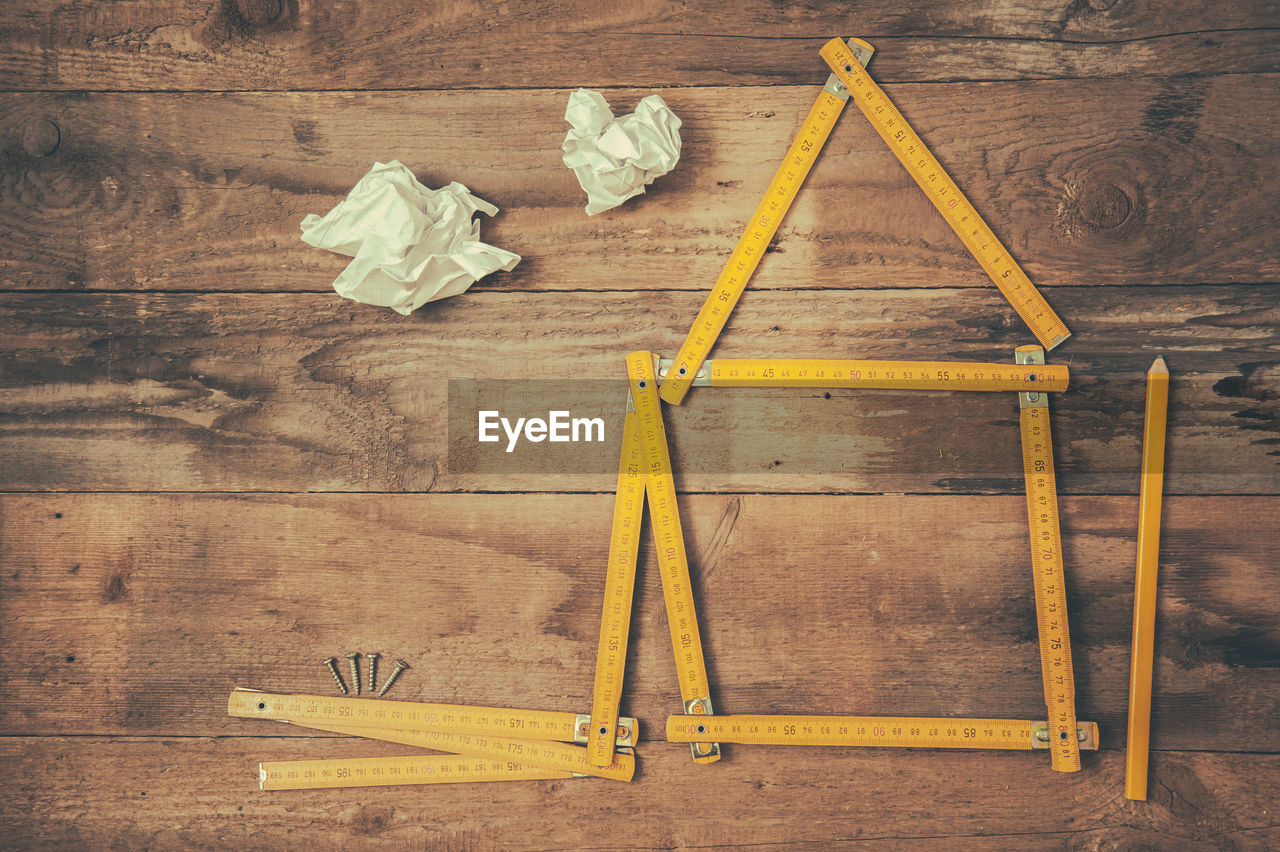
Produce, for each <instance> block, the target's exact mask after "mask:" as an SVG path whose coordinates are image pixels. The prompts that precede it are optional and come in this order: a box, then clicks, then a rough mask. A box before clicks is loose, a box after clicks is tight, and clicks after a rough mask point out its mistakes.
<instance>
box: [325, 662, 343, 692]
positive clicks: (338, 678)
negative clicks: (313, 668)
mask: <svg viewBox="0 0 1280 852" xmlns="http://www.w3.org/2000/svg"><path fill="white" fill-rule="evenodd" d="M324 664H325V666H327V667H328V669H329V674H331V675H333V682H334V683H336V684H337V685H338V691H339V692H341V693H342V694H343V695H346V694H347V685H346V684H345V683H343V682H342V675H340V674H338V658H337V657H330V658H329V659H327V660H325V661H324Z"/></svg>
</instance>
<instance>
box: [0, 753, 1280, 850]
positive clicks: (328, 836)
mask: <svg viewBox="0 0 1280 852" xmlns="http://www.w3.org/2000/svg"><path fill="white" fill-rule="evenodd" d="M730 748H732V749H733V751H732V753H731V754H730V756H729V757H728V758H727V759H725V760H722V761H720V762H719V763H717V764H716V765H715V766H714V767H712V768H707V769H701V768H694V767H691V766H690V765H689V760H688V750H687V749H683V750H680V749H678V747H676V746H666V745H651V746H646V747H645V749H644V751H643V756H642V758H641V763H640V769H639V771H638V773H637V777H636V781H635V782H633V783H631V784H610V783H609V782H595V781H592V780H591V779H574V780H570V781H554V782H553V781H530V782H514V783H510V784H504V785H501V786H497V787H495V786H493V785H483V784H460V785H450V786H438V787H433V788H431V789H430V790H428V791H424V790H423V788H420V787H398V788H397V787H385V788H367V789H362V790H308V791H304V792H284V793H263V792H260V791H259V790H258V789H257V781H256V776H255V774H254V773H255V767H256V764H257V762H258V761H259V760H262V759H265V758H268V757H270V758H280V759H290V758H298V757H306V756H308V755H312V754H316V753H323V754H327V755H333V756H363V755H369V754H382V753H388V754H395V753H397V752H396V751H395V750H394V747H392V746H386V745H385V744H378V743H361V742H359V741H348V740H341V741H340V740H327V741H316V740H300V739H271V738H262V739H258V738H254V739H249V738H238V737H237V738H220V739H177V740H155V739H105V738H74V739H68V738H61V737H40V738H33V739H16V738H4V739H0V759H2V760H4V762H5V765H6V766H7V767H9V768H10V771H11V773H12V774H11V776H10V778H9V782H8V783H6V784H5V785H4V786H3V787H2V788H0V803H2V804H3V805H4V811H5V813H6V818H5V824H6V841H7V842H8V843H9V844H11V845H14V846H20V847H27V846H44V847H49V846H82V845H83V846H93V847H108V846H111V847H114V846H121V847H128V848H157V847H165V848H172V847H183V848H214V847H216V848H227V847H246V846H251V847H260V846H272V847H279V846H288V847H291V848H292V847H303V846H314V847H318V848H334V847H345V848H352V847H356V846H370V845H373V844H379V845H387V846H396V847H400V848H404V847H413V848H430V849H467V850H475V852H481V850H491V849H504V850H507V849H512V850H515V849H530V850H532V849H549V848H555V849H564V850H576V849H605V848H617V846H618V841H619V838H626V842H627V844H628V848H651V847H652V848H663V849H689V848H699V849H701V848H726V847H730V846H732V847H735V848H737V847H740V846H741V845H743V844H747V845H750V846H752V847H756V846H759V847H761V848H796V847H798V846H805V845H808V844H812V845H815V846H820V847H821V848H827V849H830V848H848V847H850V846H853V845H857V847H858V848H870V849H889V848H901V846H902V845H903V844H904V843H914V844H917V845H918V844H921V843H926V842H933V843H938V842H945V841H947V840H950V841H952V842H957V841H958V842H960V843H962V844H963V845H964V847H965V848H966V849H1007V848H1009V846H1010V844H1013V845H1016V846H1017V847H1018V848H1019V849H1061V848H1062V846H1063V845H1064V844H1087V845H1089V846H1090V847H1095V846H1096V847H1098V848H1131V847H1137V846H1141V847H1145V848H1171V847H1176V848H1178V849H1188V850H1201V849H1220V848H1223V847H1226V846H1229V847H1230V848H1232V849H1242V850H1250V849H1264V848H1268V847H1274V846H1275V844H1276V843H1277V842H1280V830H1278V829H1277V828H1276V827H1275V825H1274V821H1275V817H1274V814H1273V813H1272V811H1273V810H1274V807H1275V801H1276V796H1277V795H1278V794H1280V784H1278V783H1277V780H1278V779H1280V758H1277V757H1276V756H1274V755H1266V756H1260V755H1240V754H1197V753H1194V752H1159V753H1156V754H1155V755H1153V756H1152V778H1153V780H1155V779H1158V783H1156V784H1153V788H1154V789H1153V796H1152V800H1151V801H1150V802H1146V803H1143V804H1142V805H1141V806H1134V805H1132V804H1129V803H1127V802H1125V800H1124V799H1123V798H1122V797H1120V796H1118V795H1117V794H1116V793H1117V791H1118V790H1119V789H1120V788H1121V784H1122V783H1123V776H1124V762H1123V759H1122V757H1121V755H1120V754H1119V753H1114V752H1112V753H1104V754H1101V755H1096V756H1093V755H1091V756H1089V757H1088V758H1087V759H1086V765H1085V771H1083V772H1079V773H1076V774H1075V775H1072V776H1066V777H1064V776H1062V775H1059V774H1057V773H1054V772H1051V771H1049V768H1048V765H1047V763H1044V762H1042V761H1039V760H1037V759H1036V756H1032V755H1026V754H1021V753H1006V754H956V753H940V752H916V753H872V752H865V751H858V752H840V751H836V750H834V749H829V750H823V749H813V750H808V749H805V750H796V751H792V752H788V754H787V755H786V757H785V759H784V758H783V757H781V756H780V755H779V754H778V752H777V751H776V750H768V749H765V748H762V747H758V748H755V749H752V748H749V747H738V746H732V747H730ZM122 779H128V781H127V782H126V783H121V780H122ZM606 785H608V786H606ZM1043 801H1052V802H1054V803H1056V804H1057V805H1058V807H1054V808H1049V807H1034V806H1031V805H1030V804H1029V803H1030V802H1043ZM676 813H678V814H680V816H679V818H676V817H675V816H674V814H676Z"/></svg>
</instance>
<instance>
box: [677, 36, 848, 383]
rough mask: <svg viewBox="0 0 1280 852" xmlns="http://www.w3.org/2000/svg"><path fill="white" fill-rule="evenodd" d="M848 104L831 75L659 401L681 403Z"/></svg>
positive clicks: (705, 306) (684, 346) (691, 333)
mask: <svg viewBox="0 0 1280 852" xmlns="http://www.w3.org/2000/svg"><path fill="white" fill-rule="evenodd" d="M855 51H856V53H857V56H858V60H857V61H860V62H864V63H865V62H870V61H871V53H872V47H871V45H869V44H866V43H865V42H860V43H857V44H856V45H855V46H854V47H853V48H852V49H851V50H850V54H849V55H850V56H853V55H854V53H855ZM848 99H849V93H848V92H846V91H845V89H844V86H843V85H842V84H841V83H840V81H839V80H837V79H835V76H834V75H832V77H831V78H830V79H828V80H827V85H826V86H825V87H824V88H823V90H822V91H821V92H819V93H818V99H817V101H815V102H814V105H813V108H812V109H810V110H809V114H808V115H807V116H805V119H804V122H803V123H802V124H801V125H800V130H799V132H798V133H796V137H795V140H794V141H793V142H792V143H791V147H790V148H789V149H788V150H787V155H786V157H784V158H783V160H782V164H781V165H780V166H778V171H777V174H775V175H774V176H773V180H772V181H771V182H770V183H769V188H768V189H766V190H765V193H764V198H763V199H761V201H760V205H759V206H758V207H756V212H755V213H753V214H752V216H751V220H750V221H749V222H748V223H747V229H746V230H745V231H744V232H743V234H742V236H741V237H740V238H739V239H738V245H737V246H735V247H734V249H733V254H731V255H729V262H728V263H726V264H725V267H724V270H723V271H722V272H721V273H720V277H719V278H717V279H716V283H715V286H714V287H713V288H712V289H711V293H710V295H708V296H707V301H706V303H705V304H703V306H702V310H700V311H698V317H697V319H695V320H694V321H693V327H692V328H690V329H689V334H688V336H686V337H685V340H684V343H683V344H682V345H681V346H680V352H679V353H678V354H677V355H676V357H675V363H674V365H673V366H672V369H671V371H670V372H668V373H667V375H666V377H665V378H664V380H663V382H662V398H663V400H665V401H666V402H669V403H671V404H672V405H679V404H680V403H681V402H682V401H683V400H684V397H685V394H687V393H688V392H689V387H690V386H691V385H692V384H693V379H694V376H695V375H696V374H697V372H698V368H699V367H701V366H702V362H703V361H705V360H706V358H707V356H708V355H709V354H710V353H711V347H712V346H714V345H715V342H716V338H717V337H719V336H720V332H721V331H722V330H723V329H724V325H725V323H726V322H728V320H729V314H730V313H732V312H733V308H734V306H735V305H736V304H738V299H739V298H740V297H741V296H742V291H743V290H745V289H746V287H747V281H749V280H750V278H751V274H752V273H753V272H755V270H756V267H757V266H758V265H759V264H760V258H762V257H764V253H765V249H767V248H768V247H769V241H770V240H772V239H773V235H774V234H776V233H777V232H778V226H779V225H781V224H782V219H783V217H785V216H786V215H787V211H788V210H790V209H791V202H792V201H794V200H795V197H796V193H798V192H799V191H800V185H801V184H803V183H804V179H805V178H806V177H807V176H808V174H809V170H810V169H812V168H813V164H814V162H815V161H816V160H817V159H818V153H819V152H820V151H821V150H822V146H823V145H825V144H826V142H827V137H828V136H830V135H831V129H832V128H833V127H835V125H836V119H838V118H839V117H840V113H841V112H842V111H843V110H844V105H845V102H846V101H847V100H848Z"/></svg>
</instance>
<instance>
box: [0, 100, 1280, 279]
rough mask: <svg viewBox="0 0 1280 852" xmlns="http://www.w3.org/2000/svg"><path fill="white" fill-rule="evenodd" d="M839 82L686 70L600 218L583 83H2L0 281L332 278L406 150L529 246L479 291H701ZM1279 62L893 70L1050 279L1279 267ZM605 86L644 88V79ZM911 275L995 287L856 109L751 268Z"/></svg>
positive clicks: (428, 175) (930, 130)
mask: <svg viewBox="0 0 1280 852" xmlns="http://www.w3.org/2000/svg"><path fill="white" fill-rule="evenodd" d="M821 79H822V75H814V76H813V79H812V85H809V86H801V87H786V88H775V89H762V88H736V89H715V90H699V89H668V90H664V91H663V95H664V97H665V98H666V99H667V101H668V102H669V104H670V105H671V107H672V108H673V109H674V110H675V111H676V112H677V114H678V115H680V116H681V118H682V119H683V121H684V122H685V123H684V127H683V128H682V130H681V133H682V135H683V137H684V141H685V145H684V152H683V155H682V160H681V162H680V164H679V166H678V167H677V168H676V170H675V171H674V172H672V173H671V174H670V175H667V176H665V177H663V178H661V179H660V180H658V181H657V182H656V183H654V184H653V185H652V186H650V188H649V191H648V193H647V194H646V195H644V196H642V197H640V198H637V199H634V200H632V201H630V202H628V203H627V204H626V205H625V206H624V207H622V208H619V209H617V210H614V211H610V212H607V213H605V214H602V215H599V216H596V217H588V216H586V214H585V213H584V212H583V205H584V204H585V196H584V194H583V192H582V190H581V189H580V188H579V187H578V185H577V182H576V181H575V179H574V177H573V174H572V172H571V171H570V170H569V169H567V168H565V167H564V166H563V164H562V163H561V162H560V149H559V146H560V142H561V140H562V139H563V137H564V132H565V129H566V127H567V125H566V124H565V122H564V117H563V116H564V106H565V99H566V93H565V92H564V91H549V92H534V91H514V92H466V93H463V92H414V93H403V92H385V93H286V94H260V93H251V94H143V95H121V94H104V95H89V94H74V95H21V94H9V95H0V145H2V146H3V147H2V148H0V258H2V259H0V287H3V288H7V289H82V288H88V289H103V290H137V289H143V290H156V289H161V290H184V291H186V290H210V291H219V290H222V291H225V290H230V291H295V290H302V291H311V292H326V291H328V292H331V284H332V281H333V279H334V277H335V276H336V275H337V274H338V272H339V271H340V270H341V269H342V268H343V267H344V266H345V265H346V262H347V259H346V258H344V257H341V256H339V255H335V254H331V253H329V252H324V251H320V250H318V249H314V248H311V247H309V246H306V245H304V244H303V243H302V241H301V240H300V239H299V227H298V226H299V223H300V222H301V220H302V218H303V216H305V215H306V214H307V213H313V212H314V213H322V212H324V211H326V210H328V209H329V208H330V207H331V206H332V205H333V204H335V203H337V201H339V200H340V199H341V198H342V197H344V196H345V195H346V193H347V192H348V191H349V190H350V188H351V186H352V185H353V184H354V183H355V181H356V180H358V179H359V177H360V176H361V175H362V174H364V172H365V171H366V170H367V169H368V168H369V167H370V165H372V163H373V162H374V161H375V160H382V161H387V160H390V159H395V158H399V159H400V160H402V161H403V162H405V163H406V164H407V165H409V166H410V167H411V168H414V169H415V170H416V171H417V173H418V175H419V177H420V178H421V179H422V180H424V181H425V182H426V183H427V184H428V185H431V186H439V185H443V184H445V183H447V182H448V181H450V180H459V181H461V182H463V183H465V184H466V185H467V186H469V187H470V188H471V189H472V190H473V191H474V192H475V193H476V194H477V195H479V196H480V197H482V198H485V199H487V200H489V201H492V202H493V203H495V204H497V205H498V206H499V207H500V208H502V212H501V213H500V214H499V216H498V217H497V218H495V219H492V220H490V219H488V218H486V217H481V218H482V220H483V224H482V235H483V237H484V239H486V240H488V241H490V242H492V243H494V244H495V245H499V246H502V247H504V248H507V249H510V250H512V251H515V252H518V253H520V254H521V255H523V256H524V260H523V261H522V262H521V264H520V265H519V266H517V267H516V269H515V270H514V271H513V272H512V273H510V274H506V273H502V274H495V275H491V276H489V277H488V278H487V279H485V280H484V281H482V282H481V283H480V284H478V285H477V288H479V289H481V290H485V291H492V290H515V291H520V292H529V291H534V290H565V289H575V290H578V289H586V290H600V289H611V290H627V291H631V290H647V289H689V290H699V291H705V290H706V289H707V288H709V287H710V285H711V283H712V282H714V281H715V278H716V276H717V274H718V273H719V271H720V269H721V267H722V266H723V264H724V262H725V259H726V258H727V257H728V255H729V253H730V251H731V250H732V248H733V245H734V243H735V242H736V240H737V238H738V236H739V234H740V233H741V230H742V228H743V226H744V223H745V219H746V217H747V215H748V212H749V211H750V210H752V209H754V207H755V205H756V204H757V202H758V201H759V197H760V194H761V193H762V192H763V191H764V188H765V187H766V186H767V185H768V183H769V179H770V178H771V177H772V175H773V172H774V170H775V168H776V167H777V163H778V161H779V159H780V158H781V156H782V154H783V152H784V151H785V150H786V148H787V146H788V145H789V144H790V140H791V137H792V135H793V134H794V133H795V131H796V128H797V127H798V126H799V123H800V121H801V119H802V118H803V116H804V114H805V112H806V111H807V109H808V108H809V106H810V105H811V104H812V102H813V98H814V96H815V93H816V91H817V85H818V83H819V82H820V81H821ZM1277 80H1280V77H1277V76H1275V75H1245V76H1228V77H1217V78H1212V79H1208V80H1198V79H1188V78H1170V79H1151V80H1133V79H1129V78H1114V79H1106V80H1087V81H1078V82H1062V81H1049V82H1033V81H1025V80H1024V81H1014V82H1004V83H991V84H985V85H981V86H974V85H960V84H927V85H919V86H908V87H893V88H891V89H890V90H889V91H890V95H891V96H892V97H893V98H894V99H895V100H896V102H897V104H898V106H899V107H900V108H901V109H902V111H903V112H904V114H905V115H906V116H907V117H908V119H909V120H910V121H911V122H912V123H913V125H914V126H915V128H916V130H917V131H918V132H919V133H920V134H921V135H922V136H923V138H924V139H926V140H927V141H928V143H929V145H930V146H931V148H932V149H933V151H934V153H935V154H936V155H937V156H938V158H939V159H940V160H941V162H942V163H943V164H944V165H945V166H946V167H947V168H948V169H949V170H950V171H951V173H952V174H953V175H954V176H955V177H956V179H957V180H958V182H959V184H960V185H961V187H962V188H963V189H964V191H965V193H966V194H967V195H968V196H969V197H970V199H971V200H972V201H973V202H974V204H975V205H976V206H977V208H978V209H979V210H980V211H981V212H982V214H983V215H984V216H985V217H986V218H987V219H988V221H989V222H990V223H991V225H992V227H993V228H994V229H995V231H996V233H997V234H998V235H999V236H1000V238H1001V239H1002V240H1003V241H1004V242H1005V243H1006V244H1007V245H1008V246H1009V247H1010V249H1011V250H1012V251H1013V252H1014V253H1015V255H1016V256H1017V258H1018V259H1019V260H1020V262H1021V263H1022V264H1023V266H1024V268H1025V269H1026V271H1027V273H1028V274H1029V275H1030V276H1031V278H1032V280H1033V281H1035V282H1036V283H1037V284H1038V285H1040V286H1041V287H1044V288H1045V289H1046V291H1048V292H1050V299H1052V298H1053V296H1052V290H1054V289H1055V288H1058V287H1068V286H1090V285H1098V284H1108V285H1116V284H1144V285H1145V284H1150V285H1157V284H1158V285H1168V284H1212V283H1230V282H1237V281H1240V282H1274V281H1277V280H1280V261H1278V260H1277V258H1280V213H1278V212H1277V211H1278V210H1280V166H1278V164H1280V142H1278V141H1277V139H1276V136H1275V133H1274V126H1273V125H1274V121H1273V118H1274V116H1275V115H1276V114H1280V85H1278V84H1277ZM608 96H609V97H610V99H611V100H612V102H613V104H614V106H615V107H616V108H617V109H618V110H619V111H620V112H625V111H629V110H631V109H632V108H634V105H635V102H636V101H638V100H639V98H640V97H641V96H642V93H641V92H636V91H631V90H625V91H610V92H609V93H608ZM1246 103H1247V104H1249V105H1250V109H1248V110H1242V109H1241V108H1240V105H1241V104H1246ZM51 128H52V129H51ZM51 145H52V146H53V150H52V152H51V153H43V152H45V151H47V150H48V149H49V148H50V146H51ZM897 286H911V287H979V288H987V287H990V283H989V281H988V280H987V279H986V276H985V275H984V274H983V272H982V270H981V268H980V267H979V266H978V264H977V262H976V261H975V260H974V259H973V258H972V257H971V256H970V255H969V253H968V252H967V251H966V250H965V249H964V247H963V245H962V244H961V243H960V242H959V240H958V239H957V238H956V236H955V235H954V234H953V233H952V232H951V230H950V228H949V227H948V226H947V225H946V224H945V222H944V221H943V219H942V217H941V216H940V215H939V214H938V213H937V212H936V211H935V210H934V209H933V207H932V205H931V204H930V203H929V201H928V200H927V199H926V197H925V196H924V194H923V193H922V192H920V190H919V189H918V188H917V187H916V185H915V184H914V183H913V182H912V180H911V178H910V177H909V176H908V175H907V172H906V171H905V170H904V169H903V168H902V166H901V165H900V164H899V163H898V161H897V160H896V159H895V158H894V156H893V154H892V153H891V152H890V151H889V149H888V147H887V146H886V145H884V143H883V142H882V141H881V140H880V138H879V137H878V136H876V134H875V133H874V131H873V130H872V129H871V127H870V125H869V124H868V123H867V121H866V120H865V119H864V118H863V117H862V115H861V114H859V113H858V112H857V111H856V110H854V109H852V108H850V109H849V110H847V114H846V115H844V116H843V117H842V119H841V121H840V123H839V125H838V126H837V128H836V130H835V132H834V134H833V137H832V139H831V140H830V142H828V144H827V147H826V149H825V150H824V151H823V153H822V156H821V157H820V158H819V160H818V164H817V166H816V167H815V169H814V172H813V174H812V175H810V177H809V179H808V181H807V182H806V185H805V187H804V188H803V189H802V191H801V193H800V197H799V198H798V200H797V202H796V205H795V207H794V208H793V209H792V211H791V213H790V214H789V216H788V218H787V219H786V221H785V222H784V223H783V226H782V229H781V231H780V233H779V236H778V237H777V238H776V239H775V241H774V244H773V247H772V250H771V252H770V256H769V257H768V258H766V259H765V260H764V262H763V264H762V265H761V268H760V270H759V271H758V273H757V274H756V275H755V276H754V278H753V280H752V282H751V287H752V288H753V289H772V288H811V287H864V288H874V287H897Z"/></svg>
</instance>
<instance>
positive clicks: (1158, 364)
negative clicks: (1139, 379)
mask: <svg viewBox="0 0 1280 852" xmlns="http://www.w3.org/2000/svg"><path fill="white" fill-rule="evenodd" d="M1147 372H1148V373H1167V372H1169V365H1168V364H1166V363H1165V362H1164V357H1163V356H1157V357H1156V360H1154V361H1152V362H1151V369H1150V370H1147Z"/></svg>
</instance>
